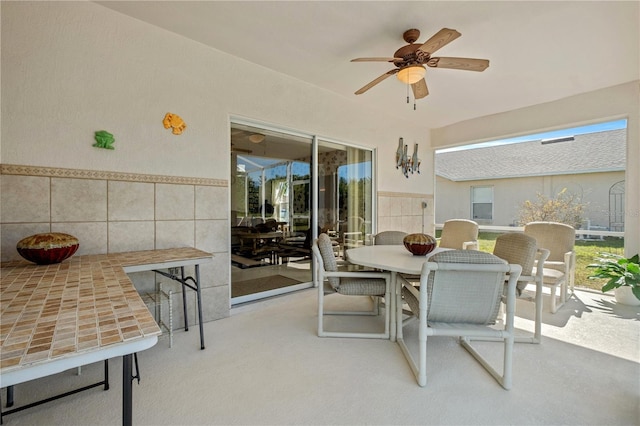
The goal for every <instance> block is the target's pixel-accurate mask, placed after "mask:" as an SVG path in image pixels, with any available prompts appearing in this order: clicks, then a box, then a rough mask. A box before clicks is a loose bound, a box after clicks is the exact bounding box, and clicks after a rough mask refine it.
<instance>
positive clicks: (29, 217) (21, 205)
mask: <svg viewBox="0 0 640 426" xmlns="http://www.w3.org/2000/svg"><path fill="white" fill-rule="evenodd" d="M0 206H1V210H0V218H1V220H2V223H9V222H23V223H24V222H49V221H50V220H51V198H50V178H48V177H38V176H12V175H2V176H0Z"/></svg>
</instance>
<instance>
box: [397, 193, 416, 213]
mask: <svg viewBox="0 0 640 426" xmlns="http://www.w3.org/2000/svg"><path fill="white" fill-rule="evenodd" d="M412 201H413V200H412V198H411V197H399V198H398V202H399V203H400V211H401V212H402V216H409V215H411V214H413V212H412V211H411V202H412Z"/></svg>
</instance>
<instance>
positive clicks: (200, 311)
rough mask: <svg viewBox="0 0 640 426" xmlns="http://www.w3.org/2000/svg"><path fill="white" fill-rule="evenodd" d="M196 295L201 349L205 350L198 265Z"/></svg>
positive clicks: (198, 267)
mask: <svg viewBox="0 0 640 426" xmlns="http://www.w3.org/2000/svg"><path fill="white" fill-rule="evenodd" d="M196 294H197V296H198V323H199V325H200V349H204V326H203V324H202V291H201V289H200V265H196Z"/></svg>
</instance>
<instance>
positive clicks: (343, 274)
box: [323, 271, 391, 280]
mask: <svg viewBox="0 0 640 426" xmlns="http://www.w3.org/2000/svg"><path fill="white" fill-rule="evenodd" d="M323 275H324V276H325V278H326V277H336V278H384V279H385V280H390V279H391V274H390V273H389V272H377V271H362V272H359V271H358V272H350V271H336V272H328V271H325V272H324V274H323Z"/></svg>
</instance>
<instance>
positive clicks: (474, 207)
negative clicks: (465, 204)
mask: <svg viewBox="0 0 640 426" xmlns="http://www.w3.org/2000/svg"><path fill="white" fill-rule="evenodd" d="M471 217H472V218H473V219H474V220H477V219H479V220H492V219H493V186H472V187H471Z"/></svg>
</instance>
